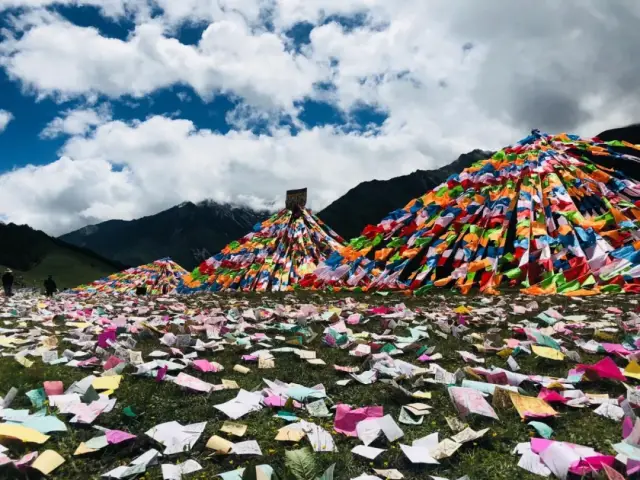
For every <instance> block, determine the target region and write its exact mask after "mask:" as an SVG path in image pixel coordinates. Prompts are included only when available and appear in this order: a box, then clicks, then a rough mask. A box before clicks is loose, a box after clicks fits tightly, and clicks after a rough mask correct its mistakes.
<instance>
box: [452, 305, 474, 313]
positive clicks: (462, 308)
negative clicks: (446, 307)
mask: <svg viewBox="0 0 640 480" xmlns="http://www.w3.org/2000/svg"><path fill="white" fill-rule="evenodd" d="M454 312H456V313H459V314H460V315H469V314H470V313H471V310H469V309H468V308H467V307H465V306H464V305H460V306H459V307H458V308H456V309H455V310H454Z"/></svg>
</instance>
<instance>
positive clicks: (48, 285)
mask: <svg viewBox="0 0 640 480" xmlns="http://www.w3.org/2000/svg"><path fill="white" fill-rule="evenodd" d="M57 289H58V287H57V286H56V282H54V280H53V277H52V276H51V275H49V277H48V278H47V279H46V280H45V281H44V291H45V293H46V295H47V297H53V294H54V293H56V290H57Z"/></svg>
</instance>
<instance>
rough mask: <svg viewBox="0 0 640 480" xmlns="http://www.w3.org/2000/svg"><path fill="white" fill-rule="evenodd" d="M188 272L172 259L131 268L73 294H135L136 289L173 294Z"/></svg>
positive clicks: (85, 286)
mask: <svg viewBox="0 0 640 480" xmlns="http://www.w3.org/2000/svg"><path fill="white" fill-rule="evenodd" d="M186 273H187V271H186V270H185V269H184V268H182V267H181V266H180V265H178V264H177V263H176V262H174V261H173V260H171V259H170V258H162V259H160V260H156V261H155V262H152V263H148V264H146V265H141V266H139V267H133V268H129V269H127V270H123V271H122V272H119V273H114V274H113V275H109V276H108V277H104V278H101V279H99V280H96V281H95V282H92V283H90V284H88V285H80V286H79V287H76V288H74V289H73V290H72V292H73V293H122V294H134V293H135V291H136V288H138V287H143V286H144V287H146V289H147V293H149V294H151V295H160V294H162V293H171V292H173V291H174V290H175V289H176V287H177V286H178V283H179V281H180V278H181V277H182V276H183V275H185V274H186Z"/></svg>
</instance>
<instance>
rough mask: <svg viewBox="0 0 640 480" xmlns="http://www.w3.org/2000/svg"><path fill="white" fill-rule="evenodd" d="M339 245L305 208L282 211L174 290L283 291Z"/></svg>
mask: <svg viewBox="0 0 640 480" xmlns="http://www.w3.org/2000/svg"><path fill="white" fill-rule="evenodd" d="M343 244H344V240H343V239H342V238H341V237H340V236H339V235H338V234H337V233H335V232H334V231H333V230H332V229H330V228H329V227H328V226H326V225H325V224H324V223H323V222H322V221H321V220H320V219H319V218H318V217H316V216H315V215H313V214H312V213H311V212H310V211H309V210H307V209H306V208H301V207H295V208H293V209H283V210H281V211H280V212H278V213H276V214H274V215H273V216H272V217H270V218H269V219H267V220H265V221H264V222H262V223H259V224H257V225H256V226H255V227H254V231H253V232H251V233H249V234H247V235H245V236H244V237H242V238H241V239H240V240H237V241H234V242H231V243H230V244H229V245H227V246H226V247H225V248H224V249H223V250H222V251H221V252H220V253H218V254H217V255H215V256H213V257H211V258H209V259H208V260H205V261H204V262H202V263H201V264H200V265H199V266H198V267H197V268H196V269H195V270H194V271H193V272H192V273H191V274H189V275H185V276H184V277H183V278H182V282H181V284H180V286H179V287H178V292H179V293H193V292H197V291H203V290H207V291H216V292H217V291H223V290H231V291H233V290H238V291H245V292H248V291H259V292H264V291H288V290H291V289H293V287H294V286H296V285H297V284H298V283H299V282H300V281H301V280H302V279H303V278H304V277H305V275H308V274H311V273H313V272H314V271H315V269H316V267H317V265H318V264H319V263H320V262H322V261H323V260H325V259H327V258H329V256H330V255H331V254H332V253H334V252H337V251H339V250H340V249H342V247H343Z"/></svg>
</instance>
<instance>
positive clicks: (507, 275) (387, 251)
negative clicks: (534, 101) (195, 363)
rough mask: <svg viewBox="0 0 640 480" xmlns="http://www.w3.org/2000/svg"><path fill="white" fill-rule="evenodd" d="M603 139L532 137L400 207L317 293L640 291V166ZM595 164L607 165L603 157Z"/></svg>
mask: <svg viewBox="0 0 640 480" xmlns="http://www.w3.org/2000/svg"><path fill="white" fill-rule="evenodd" d="M619 147H623V148H625V149H627V150H628V149H634V150H638V151H640V146H639V145H633V144H630V143H628V142H620V141H611V142H603V141H601V140H600V139H598V138H588V139H584V138H580V137H579V136H576V135H567V134H559V135H555V136H554V135H548V134H545V133H541V132H540V131H537V130H534V131H533V132H532V133H531V135H529V136H528V137H526V138H524V139H523V140H521V141H520V142H518V143H517V144H515V145H512V146H509V147H507V148H504V149H502V150H500V151H498V152H496V153H495V154H494V155H493V156H492V157H491V158H490V159H488V160H482V161H479V162H477V163H475V164H474V165H472V166H471V167H470V168H467V169H465V170H463V171H462V172H461V173H460V174H456V175H452V176H451V177H449V178H448V179H447V181H446V182H444V183H443V184H441V185H439V186H438V187H436V188H435V189H433V190H432V191H430V192H427V193H426V194H425V195H423V196H421V197H419V198H416V199H414V200H412V201H411V202H409V204H408V205H407V206H405V207H404V208H402V209H400V210H396V211H394V212H392V213H391V214H389V215H388V216H387V217H386V218H385V219H383V220H382V221H381V222H380V223H379V224H378V225H369V226H367V227H366V228H365V229H364V230H363V232H362V235H361V236H360V237H357V238H355V239H353V240H351V242H349V244H348V245H347V246H346V247H345V248H344V249H342V251H340V252H339V253H335V254H334V255H333V256H332V257H331V258H330V259H329V262H326V263H325V264H323V265H321V266H320V268H319V269H318V273H320V274H321V275H318V274H315V276H312V278H310V279H308V281H309V282H310V283H311V284H313V285H314V286H315V287H320V286H334V287H336V286H339V287H345V286H346V287H355V286H360V287H365V288H369V289H376V290H389V289H410V290H413V291H415V293H416V294H419V293H423V292H425V291H426V290H428V289H430V288H432V287H434V286H436V287H444V286H453V287H456V288H457V289H459V290H460V291H461V292H463V293H467V292H468V291H469V290H470V289H471V288H472V287H474V286H476V287H479V289H480V291H482V292H485V293H497V292H498V290H497V289H498V287H499V286H500V284H501V283H503V282H504V283H509V284H510V285H511V286H512V287H514V286H521V287H522V288H523V289H524V290H523V291H524V292H525V293H529V294H555V293H561V294H567V295H590V294H595V293H599V292H620V291H625V292H640V232H639V231H638V225H639V223H638V222H639V221H640V184H639V183H638V182H636V181H634V180H631V179H629V178H627V177H626V176H625V175H624V174H623V173H621V172H619V171H616V170H614V169H610V168H607V167H604V166H602V165H601V164H600V163H601V161H602V160H605V161H606V162H608V163H609V164H613V165H615V164H616V163H617V164H621V163H622V162H640V159H638V158H636V157H635V156H631V155H628V154H626V153H621V152H618V151H617V150H616V148H619ZM595 158H597V159H598V160H599V162H598V163H595V162H594V161H593V160H594V159H595Z"/></svg>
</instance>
